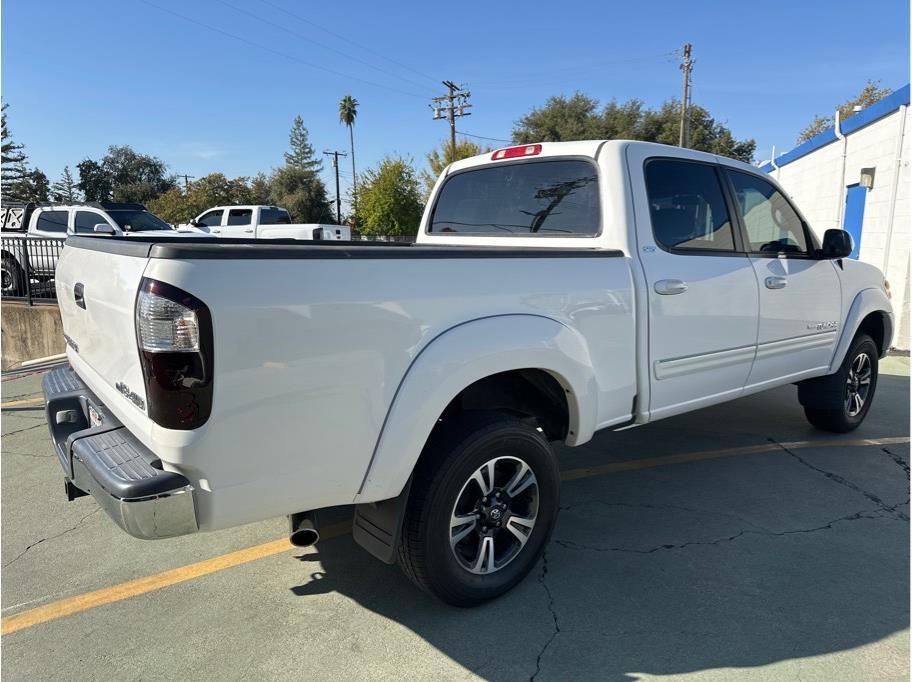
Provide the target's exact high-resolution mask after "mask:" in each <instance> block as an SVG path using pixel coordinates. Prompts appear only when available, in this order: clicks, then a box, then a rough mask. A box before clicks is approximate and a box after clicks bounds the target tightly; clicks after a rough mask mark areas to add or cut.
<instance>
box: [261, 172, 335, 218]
mask: <svg viewBox="0 0 912 682" xmlns="http://www.w3.org/2000/svg"><path fill="white" fill-rule="evenodd" d="M269 186H270V192H269V197H270V201H269V203H271V204H274V205H276V206H281V207H282V208H284V209H287V210H288V212H289V213H290V214H291V219H292V220H293V221H294V222H297V223H333V222H335V218H334V216H333V211H332V210H331V209H330V206H329V201H328V199H327V198H326V186H325V185H324V184H323V181H322V180H320V177H319V176H318V175H317V174H316V173H314V172H312V171H309V170H306V169H304V168H299V167H297V166H292V165H288V166H285V167H284V168H279V169H278V170H277V171H275V172H274V173H273V174H272V178H270V181H269Z"/></svg>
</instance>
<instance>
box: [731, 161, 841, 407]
mask: <svg viewBox="0 0 912 682" xmlns="http://www.w3.org/2000/svg"><path fill="white" fill-rule="evenodd" d="M726 173H727V175H728V177H729V178H730V180H731V185H730V186H731V188H732V192H733V195H734V197H735V203H736V204H737V206H738V212H739V215H740V219H741V222H742V224H743V225H744V235H745V241H746V247H747V249H748V250H749V251H750V254H751V255H750V260H751V263H752V265H753V268H754V271H755V273H756V277H757V285H758V288H759V291H760V328H759V333H758V337H757V359H756V361H755V362H754V368H753V370H752V371H751V375H750V379H749V381H748V385H749V387H750V388H752V389H760V388H763V387H765V386H766V385H775V384H777V383H784V382H787V381H795V380H797V379H800V378H802V377H806V376H812V375H815V374H820V373H821V372H822V371H823V370H825V369H826V368H827V367H828V366H829V364H830V360H831V358H832V357H833V352H834V350H835V346H836V342H837V340H838V338H839V320H840V314H841V313H840V311H841V308H842V291H841V286H840V282H839V276H838V275H837V273H836V269H835V268H836V267H837V266H836V265H835V264H834V263H833V262H832V261H829V260H818V259H817V258H816V247H815V245H814V242H813V239H812V237H811V234H810V232H809V230H808V228H807V225H806V224H805V222H804V221H803V220H802V219H801V216H800V215H799V214H798V212H797V211H796V210H795V208H794V207H793V206H792V205H791V204H790V203H789V201H788V199H787V198H786V197H785V195H784V194H783V193H782V192H781V191H780V190H779V189H778V188H777V187H776V186H775V185H773V184H772V183H771V182H769V180H767V179H765V178H762V177H760V176H758V175H754V174H753V173H747V172H742V171H736V170H731V169H729V170H727V171H726Z"/></svg>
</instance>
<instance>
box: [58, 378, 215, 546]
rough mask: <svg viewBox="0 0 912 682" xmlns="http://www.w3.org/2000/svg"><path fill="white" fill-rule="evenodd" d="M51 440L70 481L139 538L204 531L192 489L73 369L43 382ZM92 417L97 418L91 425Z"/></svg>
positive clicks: (70, 493)
mask: <svg viewBox="0 0 912 682" xmlns="http://www.w3.org/2000/svg"><path fill="white" fill-rule="evenodd" d="M42 387H43V389H44V397H45V400H46V401H47V406H46V407H45V414H46V416H47V422H48V428H49V429H50V432H51V441H52V442H53V443H54V449H55V450H56V452H57V457H58V458H59V460H60V465H61V467H62V468H63V474H64V477H65V479H66V481H67V490H68V497H70V499H72V498H73V497H76V496H77V495H76V494H75V491H74V490H73V488H75V489H76V490H79V491H83V492H86V493H89V494H91V495H92V496H93V497H94V498H95V499H96V500H97V501H98V504H99V505H101V506H102V507H103V508H104V510H105V511H106V512H107V513H108V515H109V516H110V517H111V518H112V519H113V520H114V522H115V523H116V524H117V525H118V526H120V527H121V528H122V529H123V530H125V531H126V532H127V533H129V534H130V535H132V536H134V537H138V538H144V539H156V538H168V537H173V536H175V535H185V534H187V533H193V532H195V531H197V530H199V526H198V524H197V520H196V508H195V505H194V500H193V490H194V489H193V486H192V485H190V482H189V481H188V480H187V479H186V478H185V477H184V476H182V475H180V474H178V473H175V472H172V471H164V470H163V468H162V463H161V460H160V459H159V458H158V457H156V456H155V454H154V453H153V452H151V451H150V450H149V449H148V448H147V447H146V446H144V445H143V444H142V443H140V442H139V440H138V439H137V438H136V437H135V436H134V435H133V434H132V433H130V431H128V430H127V429H126V427H124V426H123V424H121V423H120V421H118V419H117V418H116V417H115V416H114V415H113V414H112V413H111V411H110V410H108V408H107V407H106V406H105V405H104V404H103V403H102V402H101V401H100V400H98V398H97V397H96V396H95V394H94V393H92V391H90V390H89V388H88V387H87V386H86V385H85V384H84V383H83V382H82V380H81V379H80V378H79V377H78V376H77V375H76V373H75V372H74V371H73V369H72V368H71V367H69V366H65V367H59V368H57V369H55V370H53V371H51V372H49V373H48V374H46V375H45V376H44V380H43V381H42ZM90 413H94V415H95V416H97V418H98V419H96V420H95V421H96V422H98V421H100V424H99V423H96V425H95V426H93V425H92V423H91V422H92V419H91V418H90V416H89V415H90Z"/></svg>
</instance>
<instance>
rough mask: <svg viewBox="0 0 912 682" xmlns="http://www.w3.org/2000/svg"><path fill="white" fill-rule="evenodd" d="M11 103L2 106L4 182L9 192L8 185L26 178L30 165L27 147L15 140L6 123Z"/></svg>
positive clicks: (5, 189)
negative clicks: (7, 110) (27, 157)
mask: <svg viewBox="0 0 912 682" xmlns="http://www.w3.org/2000/svg"><path fill="white" fill-rule="evenodd" d="M8 106H9V104H5V103H4V104H3V106H2V107H0V112H2V122H3V141H2V151H3V153H2V161H3V163H2V166H0V168H2V182H3V185H4V188H3V189H4V192H8V188H7V185H8V184H11V183H15V182H18V181H21V180H24V179H25V178H26V175H27V174H28V166H27V161H26V156H25V147H24V146H23V145H21V144H18V143H16V142H14V141H13V134H12V133H11V132H10V129H9V127H8V126H7V124H6V108H7V107H8Z"/></svg>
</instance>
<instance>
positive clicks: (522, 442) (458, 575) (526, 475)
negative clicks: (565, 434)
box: [399, 413, 560, 606]
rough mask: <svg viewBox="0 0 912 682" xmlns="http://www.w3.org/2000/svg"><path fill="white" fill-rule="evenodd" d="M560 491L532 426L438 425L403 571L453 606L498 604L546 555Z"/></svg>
mask: <svg viewBox="0 0 912 682" xmlns="http://www.w3.org/2000/svg"><path fill="white" fill-rule="evenodd" d="M559 483H560V478H559V472H558V468H557V462H556V461H555V459H554V455H553V453H552V451H551V448H550V446H549V445H548V443H547V441H546V440H545V439H544V437H543V436H542V435H541V434H540V433H539V432H538V431H537V430H536V429H535V428H533V427H532V426H530V425H529V424H527V423H525V422H523V421H521V420H519V419H515V418H513V417H508V416H504V415H500V414H497V413H477V414H471V413H467V414H465V415H461V416H459V417H457V418H455V419H454V420H453V423H450V424H442V425H441V426H440V427H439V428H438V430H437V431H436V432H435V433H434V435H433V436H432V437H431V440H430V441H429V443H428V446H427V448H426V451H425V453H424V454H423V456H422V460H421V462H420V464H419V466H418V469H417V470H416V474H415V479H414V480H413V482H412V487H411V494H410V497H409V503H408V509H407V511H406V516H405V521H404V525H403V532H402V542H401V544H400V547H399V564H400V566H402V568H403V570H404V571H405V573H406V575H408V576H409V578H411V579H412V581H414V582H415V583H416V584H417V585H418V586H419V587H421V588H422V589H424V590H426V591H428V592H430V593H431V594H433V595H435V596H436V597H438V598H439V599H441V600H443V601H445V602H446V603H448V604H453V605H455V606H474V605H476V604H480V603H482V602H484V601H487V600H489V599H493V598H495V597H498V596H500V595H501V594H503V593H504V592H507V591H508V590H510V589H511V588H512V587H513V586H515V585H516V584H517V583H519V582H520V581H521V580H522V579H523V578H524V577H525V576H526V574H527V573H528V572H529V571H530V570H531V569H532V567H533V566H534V565H535V562H536V561H537V560H538V558H539V557H540V556H541V554H542V552H543V551H544V548H545V545H546V543H547V541H548V538H549V537H550V535H551V530H552V528H553V526H554V522H555V519H556V517H557V508H558V495H559Z"/></svg>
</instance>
